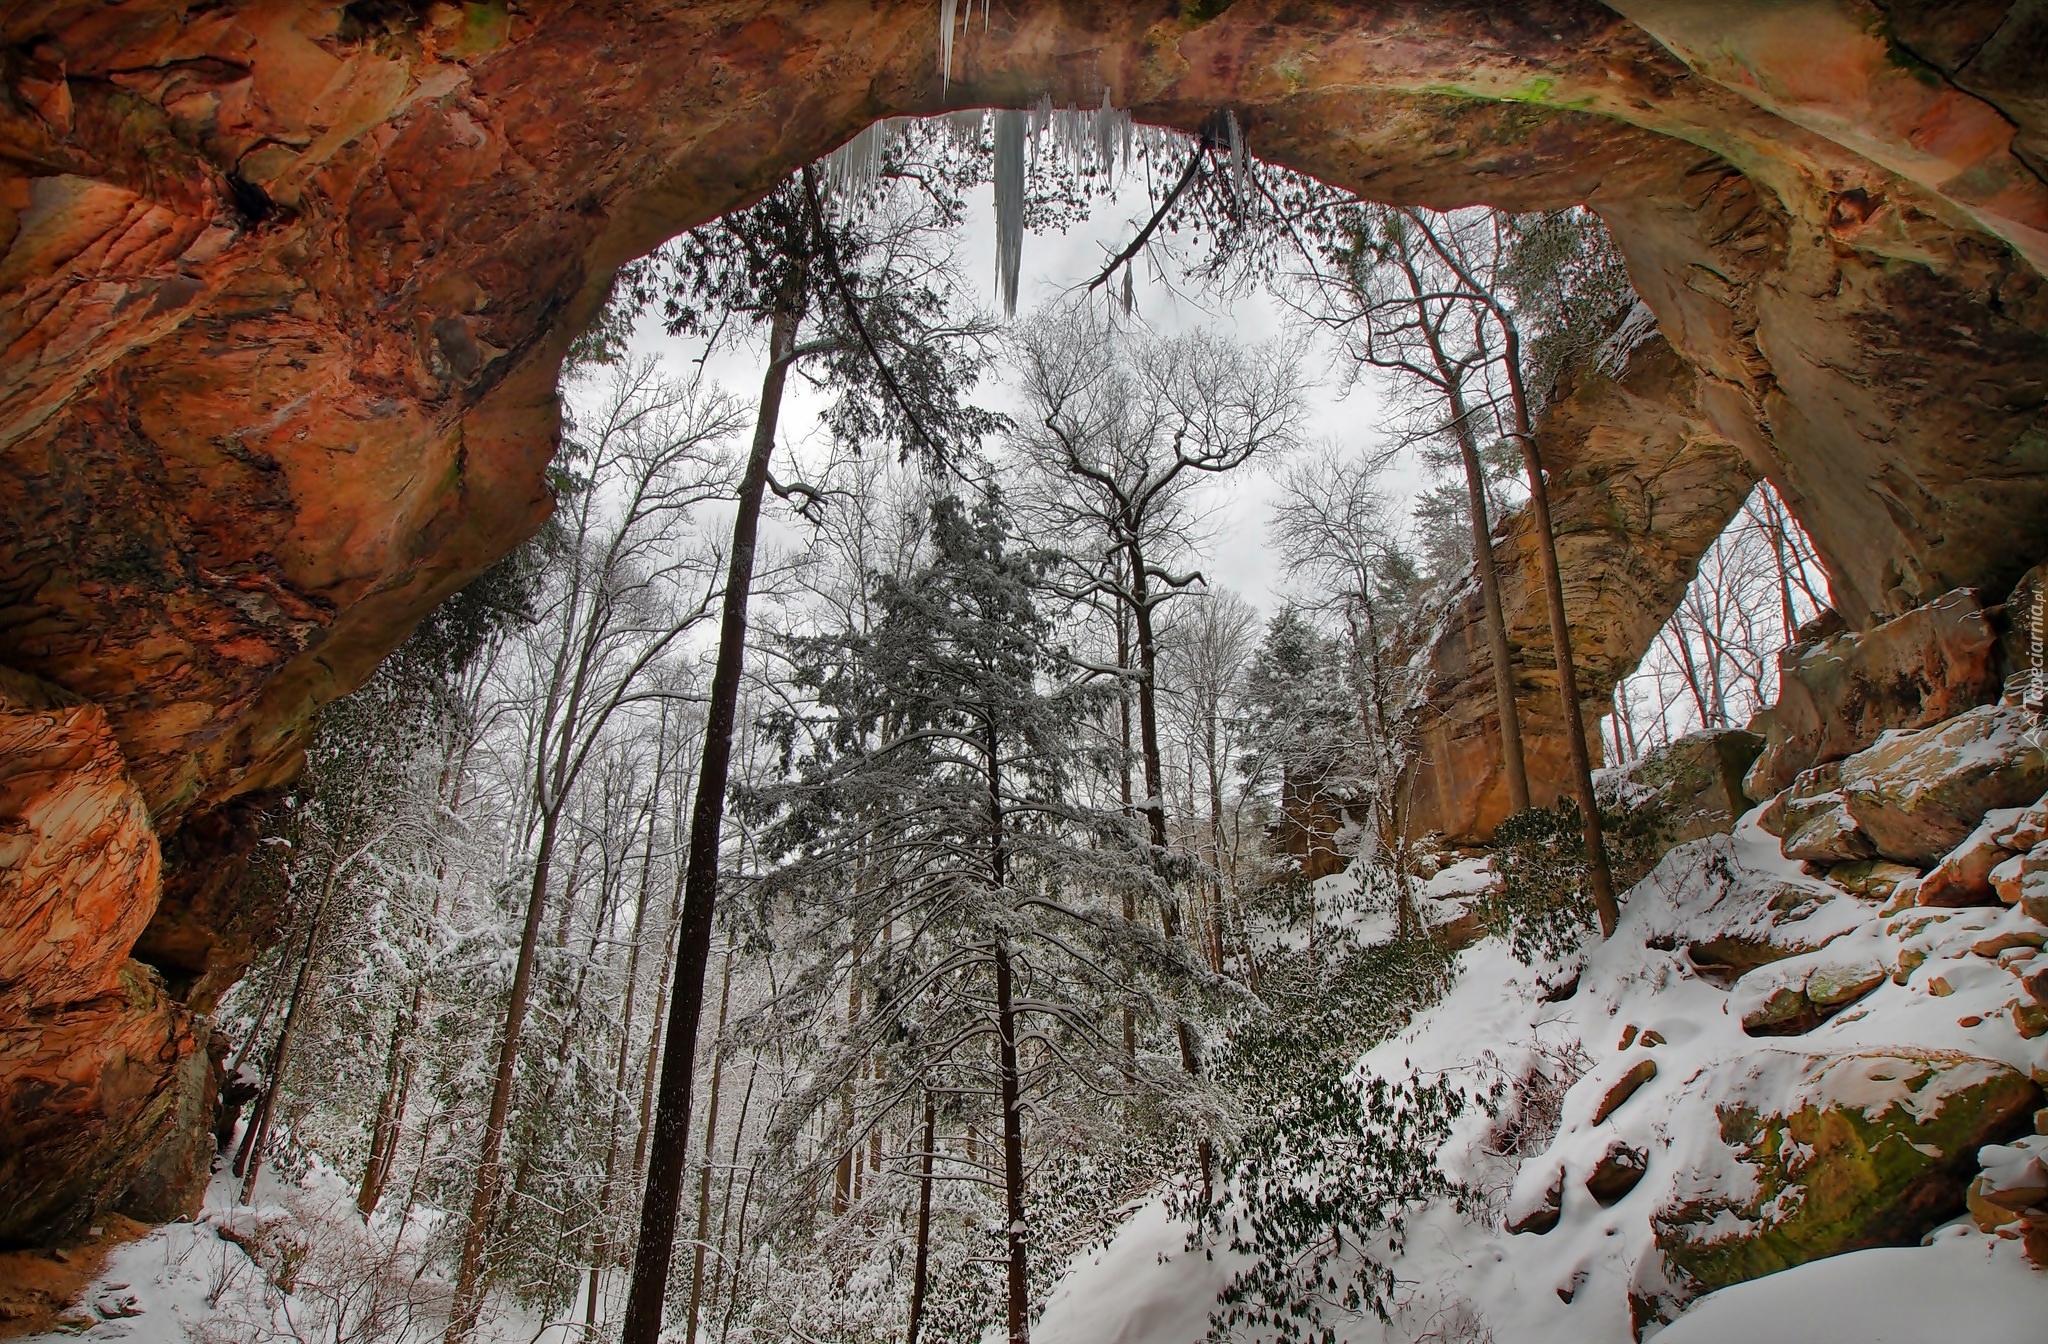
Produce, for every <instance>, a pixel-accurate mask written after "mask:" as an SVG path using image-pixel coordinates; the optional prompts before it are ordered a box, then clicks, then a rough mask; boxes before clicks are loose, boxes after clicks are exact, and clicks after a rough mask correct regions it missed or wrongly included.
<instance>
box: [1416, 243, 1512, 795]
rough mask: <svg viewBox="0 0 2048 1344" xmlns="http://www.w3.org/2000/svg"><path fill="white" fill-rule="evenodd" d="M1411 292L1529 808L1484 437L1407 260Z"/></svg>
mask: <svg viewBox="0 0 2048 1344" xmlns="http://www.w3.org/2000/svg"><path fill="white" fill-rule="evenodd" d="M1402 270H1403V274H1404V275H1406V277H1407V280H1408V289H1409V293H1411V294H1412V295H1414V298H1415V306H1416V309H1417V316H1418V318H1420V319H1421V323H1420V324H1421V326H1422V329H1423V331H1424V333H1425V335H1426V336H1427V338H1428V341H1429V353H1430V359H1431V361H1432V362H1433V363H1434V364H1435V365H1436V371H1437V377H1438V378H1439V379H1440V380H1441V381H1442V385H1443V392H1444V400H1445V401H1446V402H1447V403H1448V404H1449V407H1450V411H1451V428H1452V437H1453V438H1455V439H1456V440H1457V442H1458V460H1459V462H1460V464H1461V465H1462V466H1463V467H1464V469H1465V504H1466V510H1467V512H1468V513H1469V515H1470V518H1471V522H1472V565H1473V567H1474V568H1475V569H1477V570H1478V571H1479V603H1480V611H1481V612H1482V614H1483V622H1484V624H1485V626H1486V648H1487V653H1488V655H1489V656H1490V657H1491V658H1492V660H1493V701H1494V709H1495V711H1496V713H1497V714H1498V715H1499V717H1500V760H1501V770H1502V772H1503V773H1504V774H1505V775H1506V776H1507V782H1508V810H1509V811H1510V812H1526V811H1528V809H1529V771H1528V767H1527V765H1526V764H1525V763H1524V761H1523V758H1522V717H1521V711H1520V709H1519V708H1518V706H1517V705H1516V703H1515V665H1514V654H1513V652H1512V650H1511V649H1510V648H1509V646H1508V623H1507V617H1506V616H1505V615H1504V614H1503V613H1502V610H1501V603H1500V571H1499V570H1498V569H1497V568H1496V567H1495V565H1494V563H1493V523H1492V520H1491V519H1489V518H1488V517H1487V507H1486V469H1485V466H1484V465H1483V464H1482V463H1481V462H1480V460H1479V443H1478V438H1477V436H1476V435H1474V434H1473V432H1472V413H1471V408H1470V407H1469V406H1467V405H1466V404H1465V394H1464V383H1465V376H1466V372H1467V370H1466V369H1463V368H1460V367H1459V366H1458V365H1457V364H1455V363H1453V362H1452V360H1451V358H1450V356H1449V355H1448V354H1447V353H1446V352H1445V350H1444V347H1443V341H1442V339H1441V337H1440V332H1441V330H1442V320H1441V319H1440V320H1439V321H1438V323H1437V324H1436V325H1434V326H1432V325H1431V323H1430V320H1429V314H1428V312H1427V311H1426V308H1425V299H1424V297H1423V294H1424V289H1423V284H1422V280H1421V277H1420V276H1418V275H1417V274H1416V273H1415V270H1414V268H1413V266H1409V265H1404V266H1403V268H1402Z"/></svg>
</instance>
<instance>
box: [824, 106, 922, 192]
mask: <svg viewBox="0 0 2048 1344" xmlns="http://www.w3.org/2000/svg"><path fill="white" fill-rule="evenodd" d="M909 134H910V118H908V117H884V118H883V119H882V120H880V121H878V122H875V123H874V124H873V125H871V126H869V127H868V128H867V129H866V130H863V131H862V132H861V133H860V134H859V135H856V136H854V137H853V139H851V140H849V141H847V142H846V143H845V144H843V145H841V146H840V147H839V148H837V149H835V150H833V151H832V152H831V153H830V154H827V155H826V156H825V163H824V177H825V186H826V189H827V190H829V191H830V192H831V193H832V194H833V195H835V196H858V195H860V194H861V193H862V192H864V191H866V190H867V189H868V188H869V187H871V186H873V185H874V184H875V183H876V182H878V181H880V180H881V176H882V165H883V164H884V163H885V162H886V161H887V160H888V157H889V151H890V150H892V149H894V148H896V146H898V145H900V144H902V143H903V140H904V138H905V137H906V136H908V135H909Z"/></svg>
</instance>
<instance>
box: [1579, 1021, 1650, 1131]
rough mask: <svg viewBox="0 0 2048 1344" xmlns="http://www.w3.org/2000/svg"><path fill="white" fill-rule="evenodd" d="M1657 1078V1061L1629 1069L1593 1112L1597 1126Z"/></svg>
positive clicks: (1643, 1060)
mask: <svg viewBox="0 0 2048 1344" xmlns="http://www.w3.org/2000/svg"><path fill="white" fill-rule="evenodd" d="M1629 1030H1630V1031H1634V1030H1635V1028H1633V1027H1631V1028H1629ZM1656 1076H1657V1061H1656V1060H1654V1059H1639V1060H1637V1061H1636V1062H1635V1064H1634V1065H1632V1066H1631V1067H1630V1068H1629V1071H1628V1072H1627V1073H1624V1074H1623V1075H1621V1077H1620V1078H1619V1079H1617V1080H1615V1083H1614V1085H1613V1086H1612V1087H1610V1088H1608V1089H1607V1091H1606V1093H1605V1095H1603V1096H1602V1097H1601V1098H1600V1104H1599V1105H1598V1106H1597V1107H1595V1108H1594V1110H1593V1123H1594V1124H1596V1125H1597V1124H1600V1123H1601V1122H1602V1121H1604V1120H1606V1119H1607V1117H1608V1116H1610V1115H1613V1114H1614V1113H1615V1112H1616V1111H1618V1110H1620V1109H1621V1108H1622V1106H1623V1104H1624V1103H1626V1102H1627V1101H1628V1099H1629V1098H1630V1097H1632V1096H1634V1095H1635V1094H1636V1093H1637V1092H1639V1091H1641V1090H1642V1086H1643V1084H1644V1083H1647V1082H1649V1081H1650V1080H1651V1079H1652V1078H1655V1077H1656Z"/></svg>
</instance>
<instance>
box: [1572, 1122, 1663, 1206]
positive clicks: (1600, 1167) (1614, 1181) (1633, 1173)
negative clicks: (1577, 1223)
mask: <svg viewBox="0 0 2048 1344" xmlns="http://www.w3.org/2000/svg"><path fill="white" fill-rule="evenodd" d="M1649 1169H1650V1155H1649V1154H1648V1153H1646V1152H1644V1151H1643V1150H1642V1149H1640V1148H1631V1147H1629V1146H1628V1145H1627V1144H1625V1143H1623V1142H1622V1141H1621V1140H1619V1139H1616V1140H1615V1141H1614V1142H1613V1143H1610V1144H1608V1145H1607V1151H1606V1152H1604V1153H1602V1154H1601V1155H1600V1160H1599V1161H1598V1162H1596V1163H1594V1164H1593V1170H1592V1171H1591V1172H1589V1173H1588V1174H1587V1176H1586V1193H1588V1194H1590V1195H1591V1196H1593V1199H1594V1201H1595V1202H1597V1203H1598V1204H1599V1205H1600V1207H1601V1208H1603V1209H1604V1208H1608V1207H1610V1206H1612V1205H1615V1204H1619V1203H1621V1201H1622V1200H1624V1199H1627V1198H1628V1195H1629V1192H1630V1191H1631V1190H1634V1189H1635V1188H1636V1187H1637V1186H1639V1185H1641V1184H1642V1183H1643V1174H1644V1173H1645V1172H1647V1171H1648V1170H1649Z"/></svg>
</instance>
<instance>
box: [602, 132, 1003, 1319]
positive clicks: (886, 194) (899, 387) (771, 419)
mask: <svg viewBox="0 0 2048 1344" xmlns="http://www.w3.org/2000/svg"><path fill="white" fill-rule="evenodd" d="M925 143H927V144H936V143H937V142H935V141H933V142H925ZM897 152H898V153H902V154H908V153H910V152H911V149H910V148H907V147H899V149H898V151H897ZM959 213H960V203H959V198H958V195H957V191H956V190H955V189H954V185H953V182H952V180H951V179H949V178H948V177H947V175H946V174H945V173H944V172H943V171H930V172H922V173H920V172H915V171H909V170H906V169H905V168H904V167H903V166H902V165H900V164H899V165H896V166H894V167H891V166H889V165H885V167H884V171H883V172H882V173H881V175H880V176H879V178H878V179H877V184H876V185H875V186H874V187H873V188H872V189H871V190H869V191H868V192H867V193H866V194H865V195H863V196H861V197H858V198H839V199H834V200H831V201H827V200H826V199H825V196H824V193H823V192H822V191H821V189H820V185H819V181H818V178H817V175H816V173H815V172H814V171H813V170H811V169H809V168H806V169H804V170H803V171H802V172H800V173H799V174H797V175H796V176H795V177H793V178H790V179H787V180H785V181H784V182H782V183H780V184H779V185H778V186H777V187H776V188H775V189H774V190H772V191H771V192H769V194H768V195H767V197H766V198H764V199H763V200H762V201H761V202H759V203H758V204H756V205H754V206H752V207H749V208H748V209H746V210H743V211H739V212H737V213H735V214H732V215H729V216H727V217H725V218H724V219H722V220H719V221H717V222H715V223H713V224H710V225H706V226H705V227H703V228H700V229H696V230H692V231H691V232H690V233H688V234H685V235H683V236H682V237H681V238H679V239H677V240H676V241H675V242H674V243H673V244H671V245H670V246H669V247H668V248H665V249H664V250H663V251H662V252H661V253H660V254H659V255H658V258H657V262H658V264H657V266H656V267H655V268H654V269H653V270H652V271H651V272H650V276H651V278H650V279H649V280H648V281H647V282H646V285H647V288H646V291H645V294H646V297H648V298H649V299H651V300H658V301H659V302H660V304H661V306H662V311H663V313H664V315H665V316H666V318H667V321H668V325H669V327H670V329H671V330H672V331H675V332H679V333H681V332H694V333H698V334H702V335H705V336H707V337H709V338H711V339H713V340H716V339H717V338H718V335H719V334H720V333H722V332H724V331H725V330H726V328H727V324H728V322H729V321H731V320H732V319H738V320H739V321H740V322H741V323H742V324H743V325H744V326H748V327H751V328H753V329H755V330H765V332H766V336H767V368H766V370H765V372H764V373H763V375H762V383H761V394H760V398H759V400H758V402H757V405H756V413H755V420H754V437H753V442H752V446H751V448H750V450H749V453H748V456H747V462H746V467H745V470H744V471H743V473H742V475H741V478H740V483H739V491H738V507H737V509H736V510H735V513H734V517H733V526H732V539H731V543H730V548H729V551H728V558H727V567H726V580H725V587H724V594H723V598H722V604H721V610H720V618H719V637H718V648H717V655H716V662H715V664H714V667H713V671H712V678H711V689H710V703H709V705H708V707H707V710H706V719H705V732H704V747H703V756H702V760H701V763H700V768H699V772H698V780H697V792H696V796H695V801H694V803H693V811H692V814H691V821H690V839H689V847H688V851H687V858H686V861H685V869H684V879H683V904H682V914H681V918H680V921H679V925H678V934H677V942H676V952H675V958H676V960H675V971H674V976H673V990H672V994H671V997H670V1000H669V1010H668V1024H667V1029H666V1032H665V1045H664V1048H663V1055H662V1062H661V1070H660V1084H659V1089H658V1093H657V1101H656V1108H655V1114H654V1118H653V1123H652V1142H651V1145H650V1148H651V1153H650V1158H649V1163H648V1169H647V1178H646V1186H645V1192H644V1194H643V1196H642V1202H641V1214H640V1227H639V1240H638V1244H637V1246H636V1249H635V1252H634V1261H633V1274H632V1281H631V1285H630V1288H629V1290H628V1296H627V1301H626V1317H625V1323H624V1334H623V1339H624V1341H625V1344H655V1341H656V1340H657V1339H658V1337H659V1335H660V1331H661V1324H662V1315H663V1302H664V1298H665V1295H666V1292H667V1285H668V1271H669V1263H670V1260H671V1257H672V1255H673V1252H674V1243H675V1232H676V1218H677V1211H678V1206H679V1204H680V1201H681V1197H682V1187H683V1182H684V1178H685V1173H686V1171H687V1169H688V1165H689V1159H688V1154H687V1151H686V1147H687V1143H688V1138H689V1133H690V1106H691V1083H692V1077H693V1071H694V1069H695V1065H696V1051H697V1036H698V1027H699V1021H700V1018H701V1017H702V1013H703V1006H704V979H705V970H706V966H707V963H708V960H709V957H710V949H711V937H712V929H713V922H714V914H715V907H716V902H717V894H718V890H717V889H718V874H719V859H720V842H721V835H722V828H723V825H724V817H725V804H726V786H727V784H728V781H729V777H730V768H731V760H732V748H733V735H734V730H735V726H736V713H737V708H738V703H739V692H740V681H741V677H742V675H743V673H744V670H745V669H744V665H745V658H746V648H747V610H748V600H749V597H750V595H751V592H752V587H753V578H754V561H755V551H756V547H757V544H758V539H759V529H760V517H761V506H762V502H763V497H764V495H765V493H766V492H767V490H769V489H770V488H773V489H774V490H775V491H776V493H777V494H778V495H782V496H784V497H786V498H794V499H797V500H799V501H800V507H810V506H812V505H814V504H815V503H816V502H817V500H818V496H817V494H816V492H815V491H812V490H809V489H808V488H806V487H804V486H802V485H800V484H792V485H789V486H784V485H783V484H781V483H780V482H777V481H776V480H775V479H774V477H773V475H772V473H771V471H770V466H771V459H772V457H773V454H774V450H775V436H776V427H777V424H778V421H779V418H780V415H781V410H782V401H783V396H784V392H785V389H786V388H787V386H788V381H789V377H790V375H791V374H792V373H793V372H795V371H796V370H797V369H798V368H799V367H800V366H802V365H805V364H806V363H807V362H811V361H815V362H816V363H817V364H818V365H819V366H820V367H821V369H822V370H823V373H822V378H823V380H824V381H827V382H829V383H830V384H831V385H833V386H835V387H836V388H837V389H838V391H839V395H838V397H837V398H836V399H835V400H834V401H833V403H832V405H831V407H830V409H829V410H828V412H827V414H826V422H827V424H828V425H829V426H830V427H831V429H832V432H833V433H834V435H835V436H836V437H838V438H839V439H840V440H841V441H842V442H845V443H847V444H849V445H852V446H861V445H868V446H871V447H883V446H885V445H886V446H888V447H893V448H895V449H896V450H898V451H899V452H901V453H903V454H905V455H918V456H921V457H922V458H923V459H924V460H926V461H927V462H930V463H933V464H935V465H936V464H940V463H943V462H945V461H947V460H949V459H950V458H952V457H954V456H955V455H957V454H959V453H960V452H962V451H963V450H965V449H968V448H971V447H972V446H973V445H974V444H975V443H976V442H977V441H978V440H979V438H980V436H981V435H982V434H984V433H986V432H987V431H988V430H989V429H991V428H993V427H994V426H995V425H996V424H997V423H999V422H998V421H997V419H996V418H995V417H994V416H992V415H991V414H989V413H987V412H984V411H981V410H978V409H976V408H975V407H973V406H972V405H970V404H969V403H967V402H966V401H965V400H964V399H963V398H964V396H965V395H966V394H967V393H969V392H971V390H972V389H973V386H974V384H975V381H976V379H977V378H978V376H979V373H980V370H981V368H982V365H983V362H984V357H983V352H982V351H981V350H980V348H979V346H978V345H977V344H976V342H977V339H978V338H979V336H980V335H981V334H982V333H983V332H985V330H986V327H985V325H984V324H982V323H981V322H980V321H979V320H978V319H976V318H973V317H969V318H966V319H964V320H962V319H960V318H958V317H957V316H956V314H957V313H958V311H959V303H958V300H957V296H956V290H957V286H956V285H955V284H954V276H953V272H952V268H951V256H950V252H949V251H948V249H947V246H946V243H945V240H944V238H943V234H944V232H945V230H947V229H948V228H950V226H951V225H952V224H953V223H955V222H956V221H957V220H958V218H959Z"/></svg>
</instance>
